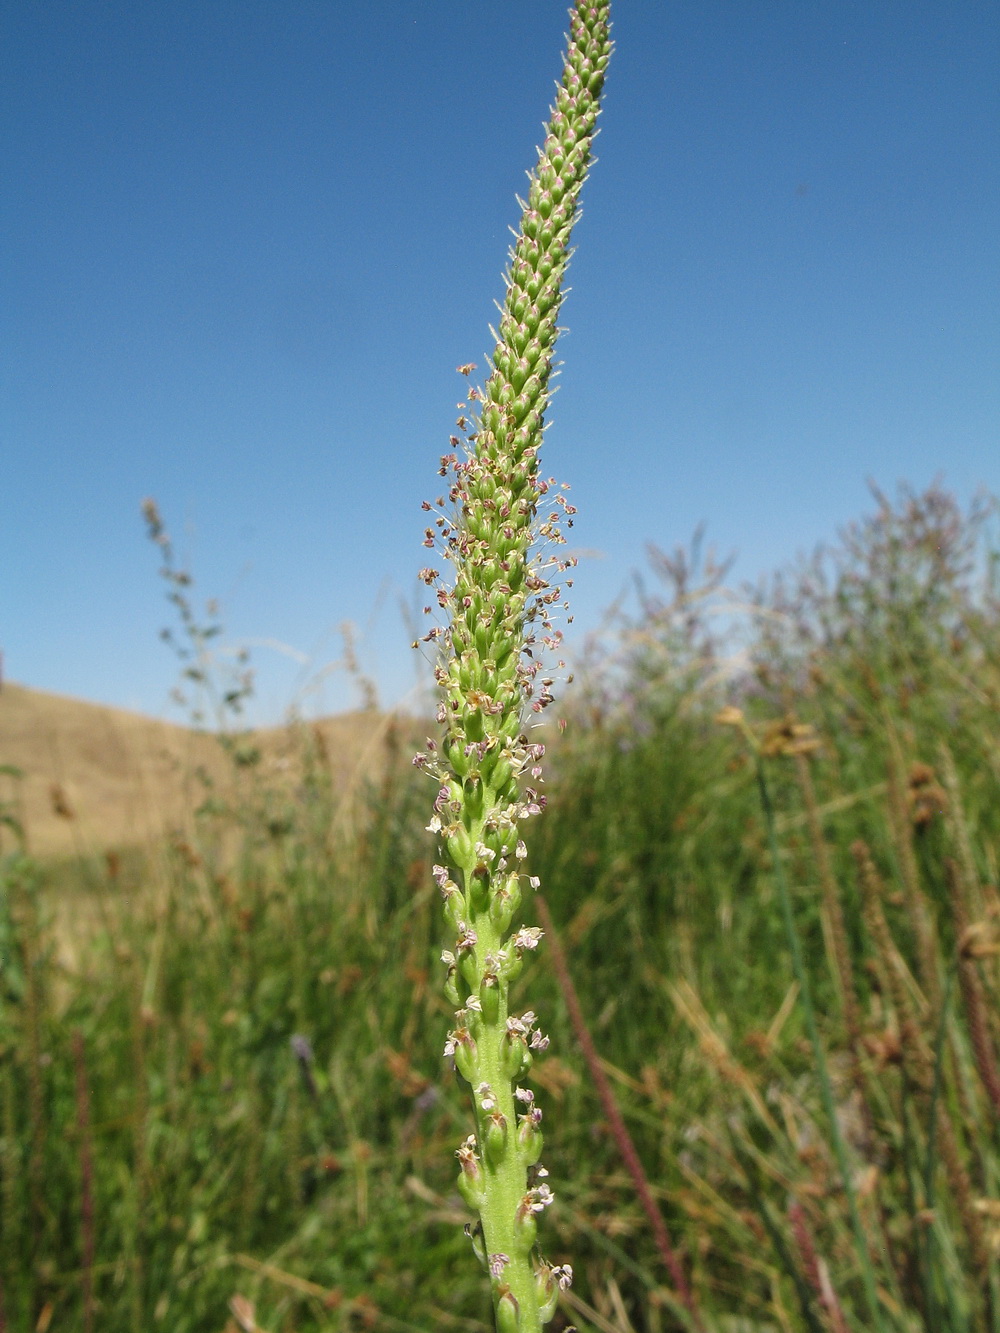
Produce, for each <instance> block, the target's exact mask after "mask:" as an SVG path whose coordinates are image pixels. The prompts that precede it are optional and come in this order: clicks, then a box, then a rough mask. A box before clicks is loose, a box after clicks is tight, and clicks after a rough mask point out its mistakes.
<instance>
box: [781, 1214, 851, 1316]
mask: <svg viewBox="0 0 1000 1333" xmlns="http://www.w3.org/2000/svg"><path fill="white" fill-rule="evenodd" d="M788 1220H789V1222H790V1223H791V1227H792V1235H793V1236H794V1237H795V1244H796V1245H797V1246H798V1250H799V1255H800V1256H801V1259H802V1266H803V1268H804V1270H805V1274H806V1278H807V1279H808V1281H809V1284H810V1286H811V1287H812V1289H813V1291H814V1292H815V1293H816V1298H817V1300H818V1301H819V1303H820V1305H821V1306H822V1307H823V1310H824V1312H825V1314H826V1317H827V1320H828V1322H829V1324H830V1328H831V1330H832V1333H850V1330H849V1329H848V1327H847V1322H846V1320H845V1319H844V1312H843V1310H842V1309H841V1308H840V1302H839V1301H838V1299H837V1293H836V1292H835V1291H834V1290H833V1287H832V1286H831V1284H830V1278H829V1275H828V1274H827V1273H826V1271H825V1268H824V1266H823V1263H822V1260H821V1259H820V1257H819V1255H818V1254H817V1253H816V1242H815V1240H814V1239H813V1234H812V1232H811V1231H810V1230H809V1221H808V1218H807V1217H806V1210H805V1209H804V1208H803V1207H802V1205H801V1204H800V1203H799V1202H798V1200H795V1201H794V1202H793V1203H792V1204H791V1205H790V1207H789V1209H788Z"/></svg>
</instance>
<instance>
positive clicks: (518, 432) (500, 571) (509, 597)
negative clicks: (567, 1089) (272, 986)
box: [414, 0, 612, 1333]
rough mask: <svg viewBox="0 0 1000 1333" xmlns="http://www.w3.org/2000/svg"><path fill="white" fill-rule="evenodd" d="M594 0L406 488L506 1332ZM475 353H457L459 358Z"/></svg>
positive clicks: (519, 1260) (525, 1237) (477, 1240)
mask: <svg viewBox="0 0 1000 1333" xmlns="http://www.w3.org/2000/svg"><path fill="white" fill-rule="evenodd" d="M609 8H610V6H609V4H608V3H607V0H605V3H603V4H592V3H577V4H576V5H575V6H574V8H573V9H572V10H571V11H570V33H569V37H568V45H567V51H566V57H565V66H564V69H563V74H562V79H561V81H560V83H559V84H558V87H557V94H556V102H555V106H554V107H553V109H552V112H551V118H550V120H549V123H548V126H547V129H546V135H545V141H544V145H543V147H542V149H541V150H540V154H539V159H538V164H537V166H536V168H535V170H534V172H532V173H531V174H530V178H529V179H530V187H529V191H528V200H527V203H523V202H522V201H519V202H522V208H523V213H522V217H521V227H520V231H519V232H518V233H517V234H516V242H515V244H514V246H513V248H512V250H511V252H510V267H509V270H508V272H507V274H506V285H507V295H506V299H505V302H504V305H503V310H502V317H501V320H500V331H499V334H495V335H494V336H495V338H496V347H495V349H494V352H493V356H492V371H491V373H490V375H489V378H488V380H487V382H486V385H485V388H483V389H479V388H475V387H470V388H469V390H468V393H467V394H466V398H467V400H468V401H467V402H462V403H460V404H459V406H458V410H459V413H460V415H459V418H458V422H457V429H458V430H459V432H460V433H461V434H460V435H453V436H452V437H451V445H452V448H453V449H454V450H455V451H456V452H453V453H449V454H446V455H445V456H444V458H443V459H442V460H441V468H440V475H441V476H442V477H444V478H446V482H445V487H444V489H445V490H446V492H447V496H445V495H444V494H442V495H441V496H440V497H439V498H438V500H437V501H436V502H435V503H434V504H431V503H429V502H426V503H425V504H424V509H425V511H427V512H428V513H430V514H432V515H433V520H432V522H433V526H431V527H428V528H427V530H426V534H425V543H424V544H425V545H426V546H427V547H429V548H431V549H432V550H434V551H436V552H437V553H438V554H439V556H440V557H441V559H442V560H447V561H449V562H450V563H451V565H452V568H453V577H452V578H451V579H447V580H442V579H441V576H440V573H439V571H438V570H436V569H432V568H430V567H428V568H426V569H423V570H421V573H420V577H421V579H422V580H423V582H424V583H425V584H426V585H427V586H428V587H429V588H431V589H433V590H434V591H435V592H436V598H435V601H436V608H437V609H439V611H440V612H441V617H442V622H443V623H442V624H441V625H440V626H436V627H434V628H432V629H431V630H430V631H429V633H427V634H426V635H425V636H424V640H423V641H424V642H427V643H430V644H433V645H435V646H436V648H437V650H438V652H439V654H440V655H439V658H438V661H437V665H436V667H435V677H436V680H437V682H438V685H439V687H440V702H439V705H438V721H439V722H440V723H441V725H442V731H443V735H442V737H441V738H440V741H436V740H433V739H431V740H429V741H428V742H427V751H426V752H425V753H421V754H418V755H417V756H416V757H415V759H414V763H415V764H416V765H417V766H418V767H419V768H422V769H424V770H425V771H426V772H428V773H429V774H431V775H432V776H433V777H434V779H435V781H436V783H437V799H436V800H435V802H434V812H433V815H432V817H431V821H430V823H429V824H428V830H429V831H430V832H432V833H434V834H436V835H437V836H438V838H439V842H440V847H441V854H440V860H441V862H442V864H440V865H435V867H434V878H435V881H436V882H437V884H438V887H439V888H440V890H441V894H442V897H443V899H444V910H445V916H446V919H447V921H448V924H449V927H450V928H451V929H452V930H453V931H454V937H455V942H454V945H453V947H452V948H450V949H446V950H445V952H444V954H443V955H442V961H443V962H444V964H445V968H446V973H447V975H446V978H445V994H446V995H447V996H448V999H449V1001H450V1003H451V1004H453V1005H454V1007H455V1011H456V1012H455V1019H454V1026H453V1028H452V1031H451V1032H450V1033H449V1035H448V1040H447V1044H446V1046H445V1055H446V1056H447V1057H449V1058H450V1059H451V1060H452V1061H453V1062H454V1064H455V1066H456V1067H457V1069H458V1071H459V1073H460V1074H461V1075H462V1077H463V1078H464V1079H465V1080H466V1081H467V1082H468V1083H469V1085H470V1088H471V1090H472V1099H473V1105H474V1109H475V1124H476V1133H475V1134H474V1135H470V1136H469V1138H468V1139H467V1140H466V1141H465V1142H464V1143H463V1144H462V1146H461V1147H460V1148H459V1150H458V1158H459V1163H460V1173H459V1186H460V1189H461V1192H462V1195H463V1198H464V1199H465V1201H466V1203H467V1204H468V1205H469V1207H470V1208H471V1209H472V1210H473V1211H475V1212H478V1214H479V1220H478V1222H477V1223H476V1224H475V1226H474V1227H473V1228H471V1229H470V1230H469V1234H470V1235H471V1236H472V1237H473V1241H474V1249H475V1251H476V1253H477V1254H478V1255H479V1257H480V1259H481V1260H482V1261H483V1263H484V1265H485V1267H486V1269H487V1272H488V1275H489V1280H490V1283H491V1287H492V1293H493V1303H494V1310H495V1314H496V1321H497V1327H498V1329H502V1330H505V1331H506V1330H510V1331H511V1333H535V1331H536V1330H539V1329H541V1327H542V1325H543V1323H545V1322H546V1321H547V1320H548V1319H549V1318H550V1317H551V1315H552V1312H553V1310H554V1308H555V1297H556V1295H557V1294H558V1288H559V1287H562V1286H565V1285H568V1281H569V1278H570V1276H571V1272H572V1270H571V1269H570V1268H569V1266H568V1265H565V1266H562V1267H558V1268H553V1267H552V1266H551V1265H550V1264H548V1263H547V1261H545V1260H543V1259H541V1258H539V1257H537V1256H536V1254H535V1238H536V1232H537V1226H538V1220H539V1216H540V1214H541V1213H543V1212H544V1210H545V1209H546V1208H547V1206H548V1205H549V1204H550V1203H551V1202H552V1199H553V1193H552V1190H551V1189H550V1187H549V1186H548V1184H546V1183H543V1182H544V1178H545V1177H546V1175H547V1174H548V1173H547V1172H546V1171H545V1168H544V1167H543V1166H541V1165H540V1164H539V1154H540V1153H541V1151H542V1132H541V1129H540V1124H541V1119H542V1113H541V1110H540V1109H539V1108H538V1107H537V1106H536V1105H535V1100H534V1094H533V1093H532V1092H531V1090H530V1089H528V1088H526V1087H524V1086H523V1083H524V1080H525V1076H526V1075H527V1073H528V1070H529V1068H530V1066H531V1062H532V1059H533V1056H534V1054H535V1053H536V1052H538V1051H543V1050H544V1049H545V1047H546V1046H547V1045H548V1038H547V1037H545V1036H544V1035H543V1034H542V1033H541V1032H540V1031H539V1030H538V1028H537V1019H536V1017H535V1015H534V1013H531V1012H528V1013H523V1014H513V1013H511V1012H510V1008H509V1003H508V992H509V985H510V982H511V980H512V979H513V977H514V976H515V975H516V974H517V972H518V971H519V970H520V968H521V966H522V963H523V959H524V956H525V955H526V954H527V953H529V952H531V951H532V950H534V949H535V948H536V947H537V945H538V942H539V938H540V936H541V931H539V930H538V929H536V928H534V927H524V926H522V927H518V926H517V925H516V924H515V916H516V913H517V911H518V906H519V904H520V901H521V894H522V887H523V886H525V885H527V886H529V887H531V888H536V887H537V886H538V879H537V877H535V876H532V875H530V874H528V872H527V870H526V868H525V859H526V857H527V851H526V848H525V845H524V842H523V841H522V838H521V833H520V832H519V830H520V828H521V827H522V825H523V823H524V821H525V820H526V819H528V818H529V817H530V816H532V815H535V814H538V813H540V811H541V809H542V807H543V805H544V797H543V796H541V795H540V794H539V792H538V788H537V783H538V781H539V779H540V776H541V770H540V761H541V758H542V754H543V752H544V747H543V746H542V745H541V744H538V743H532V742H531V741H530V740H529V737H528V732H529V730H530V728H529V721H530V720H531V719H532V717H533V716H535V715H537V714H538V713H540V712H542V711H543V710H544V708H545V707H546V706H547V705H548V704H549V703H551V701H552V686H553V678H552V677H549V676H546V675H544V674H543V672H544V666H543V665H542V664H543V663H544V662H546V661H550V660H552V659H553V658H555V657H556V656H557V654H558V650H559V644H560V640H561V632H560V631H559V630H558V629H556V628H555V621H556V618H557V616H558V615H559V613H560V612H561V611H562V610H563V609H564V608H565V607H566V605H567V604H566V602H565V600H564V588H566V587H570V586H572V582H571V580H570V579H567V578H566V577H565V576H566V575H567V573H568V571H569V570H571V568H572V567H573V565H575V563H576V562H575V560H574V559H573V558H572V557H567V556H565V555H561V554H560V551H559V548H560V547H561V546H564V545H565V538H564V537H563V535H562V528H563V527H571V526H572V514H573V513H574V510H573V506H572V505H570V504H569V503H568V502H567V500H566V497H565V494H564V490H565V488H558V487H556V486H555V483H554V481H552V480H551V479H548V480H546V479H545V478H544V477H543V476H542V474H541V472H540V471H539V448H540V445H541V442H542V428H543V418H544V415H545V410H546V408H547V406H548V402H549V397H550V393H551V390H550V386H549V381H550V377H551V374H552V366H553V360H552V358H553V352H554V349H555V343H556V336H557V333H558V328H557V323H556V321H557V318H558V314H559V307H560V303H561V300H562V282H563V276H564V274H565V271H566V266H567V264H568V262H569V256H570V250H569V239H570V232H571V231H572V228H573V224H574V222H575V221H576V218H577V216H578V200H579V195H580V189H581V187H582V185H583V182H584V180H585V178H586V175H587V169H588V165H589V162H590V154H591V146H592V143H593V139H594V134H595V130H596V123H597V116H598V111H599V100H600V95H601V89H602V86H603V83H604V76H605V70H606V68H607V64H608V60H609V58H610V55H611V47H612V43H611V39H610V29H609V19H608V13H609ZM474 369H475V367H474V366H472V365H468V366H460V367H459V371H460V373H462V374H463V375H466V376H468V375H470V374H471V372H472V371H473V370H474ZM425 609H426V610H427V612H428V613H430V612H431V611H432V607H427V608H425ZM563 665H564V663H562V662H558V663H557V666H558V667H562V666H563Z"/></svg>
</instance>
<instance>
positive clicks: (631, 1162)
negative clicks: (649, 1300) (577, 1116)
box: [535, 894, 705, 1333]
mask: <svg viewBox="0 0 1000 1333" xmlns="http://www.w3.org/2000/svg"><path fill="white" fill-rule="evenodd" d="M535 902H536V906H537V908H538V916H539V919H540V920H541V922H542V926H543V928H544V930H545V934H546V936H547V937H548V941H549V950H550V952H551V954H552V966H553V969H554V971H555V974H556V980H557V981H558V983H559V989H560V991H561V992H562V996H563V1000H564V1001H565V1003H566V1009H567V1011H568V1013H569V1019H570V1022H571V1023H572V1025H573V1031H574V1033H575V1034H576V1039H577V1041H578V1042H579V1043H580V1049H581V1051H582V1052H583V1058H584V1059H585V1060H586V1062H587V1068H588V1069H589V1070H590V1076H591V1078H592V1079H593V1080H594V1087H595V1088H596V1089H597V1095H598V1097H599V1098H600V1102H601V1106H602V1107H603V1108H604V1114H605V1115H606V1116H607V1119H608V1124H609V1125H610V1126H611V1133H612V1136H613V1138H614V1140H615V1143H616V1144H617V1146H618V1151H619V1152H620V1153H621V1157H622V1161H623V1162H624V1163H625V1168H626V1170H627V1171H628V1173H629V1175H630V1176H631V1177H632V1183H633V1185H634V1186H635V1192H636V1194H637V1195H638V1198H639V1202H640V1203H641V1205H642V1208H643V1212H645V1214H646V1217H647V1218H648V1219H649V1225H650V1227H651V1228H652V1231H653V1239H654V1241H655V1242H656V1248H657V1249H658V1250H659V1252H660V1258H661V1259H662V1260H663V1263H664V1267H665V1268H666V1270H667V1272H668V1273H669V1274H670V1279H671V1281H672V1282H673V1284H674V1287H675V1289H676V1296H675V1299H677V1300H678V1301H679V1303H680V1304H681V1305H683V1307H684V1309H685V1310H686V1311H687V1312H688V1315H689V1316H690V1325H691V1327H693V1328H694V1329H696V1330H697V1331H698V1333H704V1328H705V1326H704V1323H703V1322H702V1318H701V1314H700V1312H699V1310H698V1306H697V1304H696V1302H695V1299H694V1293H693V1292H692V1290H691V1286H690V1283H689V1282H688V1280H687V1275H686V1274H685V1272H684V1267H683V1265H682V1263H681V1261H680V1256H679V1255H678V1253H677V1251H676V1250H675V1249H674V1246H673V1242H672V1241H671V1239H670V1233H669V1232H668V1230H667V1226H666V1223H665V1222H664V1220H663V1214H662V1213H661V1212H660V1210H659V1208H658V1207H657V1205H656V1200H655V1199H654V1198H653V1192H652V1190H651V1189H650V1187H649V1178H648V1177H647V1175H646V1172H645V1169H644V1167H643V1165H642V1160H641V1159H640V1157H639V1154H638V1152H637V1150H636V1146H635V1143H634V1141H633V1139H632V1136H631V1134H630V1133H629V1132H628V1126H627V1125H626V1124H625V1121H624V1119H623V1118H622V1113H621V1111H620V1110H619V1108H618V1102H617V1100H616V1098H615V1094H614V1092H613V1090H612V1087H611V1084H610V1083H609V1082H608V1076H607V1074H605V1072H604V1069H603V1067H602V1065H601V1061H600V1057H599V1056H598V1054H597V1048H596V1047H595V1046H594V1039H593V1037H592V1036H591V1033H590V1029H589V1028H588V1026H587V1021H586V1019H585V1018H584V1016H583V1010H582V1008H581V1007H580V1000H579V997H578V995H577V993H576V987H575V986H574V984H573V978H572V976H571V975H570V970H569V964H568V962H567V960H566V953H565V950H564V949H563V947H562V941H561V940H560V939H559V936H558V934H557V933H556V929H555V925H554V924H553V921H552V913H551V912H550V911H549V905H548V903H547V902H546V901H545V898H544V897H543V896H542V895H541V894H539V895H538V897H537V898H536V900H535Z"/></svg>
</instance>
